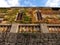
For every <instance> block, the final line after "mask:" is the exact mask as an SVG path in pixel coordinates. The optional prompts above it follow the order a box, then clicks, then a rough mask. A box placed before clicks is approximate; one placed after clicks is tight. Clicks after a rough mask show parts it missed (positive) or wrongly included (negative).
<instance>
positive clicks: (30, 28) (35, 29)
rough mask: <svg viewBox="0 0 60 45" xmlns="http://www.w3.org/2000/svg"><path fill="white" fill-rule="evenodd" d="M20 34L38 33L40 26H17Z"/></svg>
mask: <svg viewBox="0 0 60 45" xmlns="http://www.w3.org/2000/svg"><path fill="white" fill-rule="evenodd" d="M21 32H23V33H24V32H40V26H39V25H31V24H30V25H29V24H28V25H20V26H19V33H21Z"/></svg>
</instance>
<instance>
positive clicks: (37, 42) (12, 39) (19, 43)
mask: <svg viewBox="0 0 60 45" xmlns="http://www.w3.org/2000/svg"><path fill="white" fill-rule="evenodd" d="M6 40H8V41H6ZM0 45H60V33H18V34H13V33H10V34H9V38H6V37H5V38H4V39H3V38H2V39H1V40H0Z"/></svg>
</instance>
